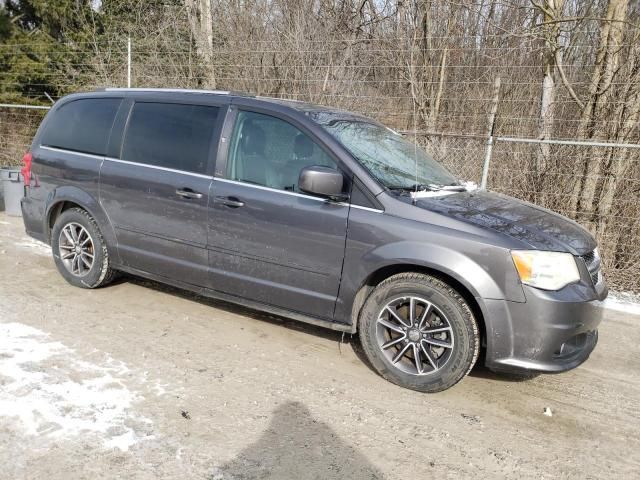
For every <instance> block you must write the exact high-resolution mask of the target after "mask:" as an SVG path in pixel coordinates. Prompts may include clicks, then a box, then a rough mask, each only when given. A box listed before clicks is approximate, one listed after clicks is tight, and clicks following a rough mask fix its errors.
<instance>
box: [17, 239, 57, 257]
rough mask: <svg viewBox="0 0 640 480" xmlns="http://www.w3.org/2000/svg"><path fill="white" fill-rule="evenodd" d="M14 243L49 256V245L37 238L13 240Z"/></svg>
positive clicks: (19, 246)
mask: <svg viewBox="0 0 640 480" xmlns="http://www.w3.org/2000/svg"><path fill="white" fill-rule="evenodd" d="M14 245H15V246H16V247H18V248H23V249H25V250H31V251H32V252H34V253H36V254H38V255H46V256H47V257H50V256H51V247H50V246H49V245H47V244H46V243H42V242H39V241H38V240H35V239H28V240H24V241H21V242H15V243H14Z"/></svg>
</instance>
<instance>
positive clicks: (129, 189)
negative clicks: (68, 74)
mask: <svg viewBox="0 0 640 480" xmlns="http://www.w3.org/2000/svg"><path fill="white" fill-rule="evenodd" d="M223 107H224V105H223V104H220V103H215V102H213V103H208V104H207V105H206V106H202V105H201V102H199V101H197V100H195V101H194V100H193V99H184V98H181V99H176V100H167V99H166V98H157V97H153V96H149V95H146V96H145V95H136V96H134V97H133V98H132V99H131V100H130V101H129V102H127V104H126V105H124V106H123V108H122V109H121V110H122V111H121V114H119V115H118V124H117V125H115V126H114V133H113V134H112V137H114V138H117V139H119V140H120V139H121V141H120V142H111V145H110V149H111V151H110V152H109V153H110V154H111V155H112V156H107V157H106V158H105V160H104V162H103V164H102V168H101V170H100V204H101V205H102V207H103V208H104V210H105V212H106V213H107V215H108V216H109V218H110V221H111V223H112V225H113V227H114V229H115V231H116V236H117V241H118V250H119V254H120V259H121V262H122V263H123V264H124V265H125V266H127V267H130V268H134V269H137V270H140V271H144V272H148V273H152V274H155V275H159V276H161V277H166V278H171V277H177V278H181V279H184V281H185V282H186V283H190V284H193V285H195V286H199V287H202V286H206V285H207V281H208V265H207V262H208V257H207V220H208V216H209V210H208V209H209V189H210V186H211V181H212V176H211V171H212V170H213V166H214V164H215V152H216V149H217V142H218V137H219V130H220V125H221V122H222V118H223V117H224V108H223ZM194 109H199V110H205V112H206V113H207V114H208V117H203V118H199V117H197V116H196V119H195V120H193V121H199V122H202V123H204V124H205V125H207V127H208V128H204V129H202V133H203V135H200V137H201V138H199V139H191V142H200V143H202V144H203V146H202V148H200V149H199V150H201V151H198V152H196V153H197V154H198V156H200V157H202V158H204V160H203V162H204V164H203V165H198V166H194V167H193V170H197V171H188V170H187V169H185V168H184V166H183V165H182V164H183V163H184V162H185V160H186V158H185V157H186V156H188V155H190V153H191V152H189V151H188V150H189V147H190V145H188V144H185V143H186V142H185V141H182V142H180V141H176V140H172V135H175V134H178V132H179V131H180V127H181V121H182V123H184V122H186V121H189V118H190V116H193V115H197V113H196V112H195V111H194ZM137 114H139V115H140V117H141V118H139V119H138V118H137ZM201 115H202V114H201ZM174 117H175V118H174ZM196 128H197V127H196ZM172 129H175V130H177V131H176V132H175V133H174V132H172ZM116 130H117V131H116ZM120 132H122V133H120ZM205 132H208V133H206V134H205ZM187 134H188V132H187ZM172 143H177V144H178V145H171V144H172ZM183 144H185V145H184V148H173V149H172V148H171V147H179V146H180V145H183Z"/></svg>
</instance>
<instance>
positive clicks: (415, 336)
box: [359, 273, 480, 393]
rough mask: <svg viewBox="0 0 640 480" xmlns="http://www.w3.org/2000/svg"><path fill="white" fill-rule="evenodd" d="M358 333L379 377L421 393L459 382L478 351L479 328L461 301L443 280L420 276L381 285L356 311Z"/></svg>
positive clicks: (396, 277) (392, 279) (398, 277)
mask: <svg viewBox="0 0 640 480" xmlns="http://www.w3.org/2000/svg"><path fill="white" fill-rule="evenodd" d="M359 333H360V341H361V343H362V346H363V348H364V351H365V353H366V355H367V358H368V359H369V361H370V362H371V364H372V365H373V367H374V368H375V369H376V371H378V373H380V375H382V376H383V377H384V378H385V379H387V380H389V381H391V382H393V383H395V384H397V385H399V386H401V387H405V388H409V389H412V390H417V391H420V392H429V393H433V392H439V391H442V390H446V389H447V388H450V387H452V386H453V385H455V384H456V383H458V382H459V381H460V380H462V378H464V376H465V375H467V373H469V371H471V368H473V365H474V364H475V362H476V360H477V358H478V352H479V350H480V333H479V330H478V325H477V323H476V321H475V318H474V317H473V314H472V312H471V309H470V308H469V306H468V305H467V303H466V302H465V301H464V299H463V298H462V297H461V296H460V294H459V293H458V292H457V291H456V290H455V289H453V288H452V287H451V286H449V285H447V284H446V283H444V282H443V281H441V280H439V279H437V278H435V277H432V276H430V275H424V274H420V273H401V274H398V275H394V276H392V277H390V278H388V279H387V280H385V281H383V282H382V283H380V284H379V285H378V286H377V287H376V288H375V289H374V291H373V292H372V293H371V295H370V296H369V298H368V299H367V300H366V302H365V304H364V306H363V308H362V310H361V313H360V319H359Z"/></svg>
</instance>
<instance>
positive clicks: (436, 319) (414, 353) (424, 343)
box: [376, 296, 454, 375]
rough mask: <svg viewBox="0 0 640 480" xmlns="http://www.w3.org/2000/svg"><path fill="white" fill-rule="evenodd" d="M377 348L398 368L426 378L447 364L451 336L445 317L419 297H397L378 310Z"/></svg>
mask: <svg viewBox="0 0 640 480" xmlns="http://www.w3.org/2000/svg"><path fill="white" fill-rule="evenodd" d="M376 337H377V340H378V346H379V347H380V349H381V350H382V353H383V354H384V356H385V357H386V358H387V359H388V360H389V361H390V362H391V363H392V364H393V365H394V366H395V367H396V368H398V369H400V370H402V371H403V372H405V373H408V374H411V375H429V374H431V373H434V372H437V371H438V370H440V369H441V368H442V367H444V365H445V364H446V363H447V362H448V360H449V358H450V357H451V354H452V352H453V348H454V336H453V329H452V328H451V324H450V322H449V320H448V319H447V317H446V315H445V314H444V313H443V312H442V310H441V309H440V308H438V307H437V306H436V305H434V304H433V303H431V302H429V301H427V300H425V299H424V298H420V297H414V296H409V297H399V298H396V299H394V300H392V301H390V302H389V303H387V304H386V305H385V306H384V308H382V310H381V311H380V313H379V315H378V319H377V323H376Z"/></svg>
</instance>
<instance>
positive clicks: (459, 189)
mask: <svg viewBox="0 0 640 480" xmlns="http://www.w3.org/2000/svg"><path fill="white" fill-rule="evenodd" d="M429 187H430V188H431V189H432V190H435V191H440V190H442V191H445V192H466V191H467V187H466V186H465V185H455V184H454V185H433V184H431V185H429Z"/></svg>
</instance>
